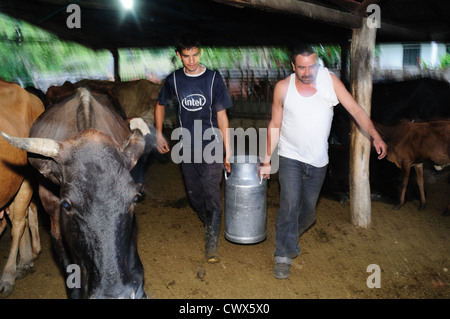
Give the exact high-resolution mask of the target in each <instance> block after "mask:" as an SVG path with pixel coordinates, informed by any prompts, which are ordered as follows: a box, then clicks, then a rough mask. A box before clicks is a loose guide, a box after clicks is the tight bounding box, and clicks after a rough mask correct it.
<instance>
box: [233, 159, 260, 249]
mask: <svg viewBox="0 0 450 319" xmlns="http://www.w3.org/2000/svg"><path fill="white" fill-rule="evenodd" d="M230 162H231V173H230V175H228V176H227V174H226V173H225V238H226V239H228V240H229V241H232V242H235V243H239V244H254V243H258V242H261V241H263V240H265V239H266V237H267V234H266V225H267V180H265V179H261V178H260V176H259V165H260V164H259V159H258V157H256V156H248V155H245V156H244V155H241V156H235V157H233V158H232V159H231V160H230Z"/></svg>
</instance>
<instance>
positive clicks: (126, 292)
mask: <svg viewBox="0 0 450 319" xmlns="http://www.w3.org/2000/svg"><path fill="white" fill-rule="evenodd" d="M90 298H91V299H147V295H146V294H145V291H144V285H143V283H140V284H138V285H135V286H132V285H123V286H120V287H117V286H116V287H114V288H113V289H111V290H109V289H99V290H97V291H96V292H94V293H93V294H92V295H91V296H90Z"/></svg>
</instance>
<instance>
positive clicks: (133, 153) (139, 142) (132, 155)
mask: <svg viewBox="0 0 450 319" xmlns="http://www.w3.org/2000/svg"><path fill="white" fill-rule="evenodd" d="M144 148H145V140H144V137H143V136H142V133H141V131H140V130H138V129H136V130H133V131H131V134H130V137H129V138H128V140H127V141H126V142H125V147H124V150H123V153H124V155H125V161H126V164H125V165H126V166H127V168H128V170H130V171H131V169H132V168H133V167H134V165H136V163H137V161H138V159H139V157H140V156H141V154H142V152H143V151H144Z"/></svg>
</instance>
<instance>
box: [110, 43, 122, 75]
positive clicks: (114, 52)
mask: <svg viewBox="0 0 450 319" xmlns="http://www.w3.org/2000/svg"><path fill="white" fill-rule="evenodd" d="M110 51H111V53H112V56H113V60H114V81H116V82H119V81H120V75H119V50H118V49H117V48H114V49H111V50H110Z"/></svg>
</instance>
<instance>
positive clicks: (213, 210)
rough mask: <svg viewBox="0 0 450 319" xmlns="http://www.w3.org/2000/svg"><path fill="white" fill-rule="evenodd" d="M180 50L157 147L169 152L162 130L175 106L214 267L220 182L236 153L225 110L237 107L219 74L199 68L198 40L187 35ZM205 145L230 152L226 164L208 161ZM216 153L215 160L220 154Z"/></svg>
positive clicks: (159, 112)
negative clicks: (178, 65)
mask: <svg viewBox="0 0 450 319" xmlns="http://www.w3.org/2000/svg"><path fill="white" fill-rule="evenodd" d="M175 51H176V54H177V56H178V58H179V59H180V60H181V62H182V63H183V67H182V68H181V69H178V70H176V71H174V72H172V73H171V74H169V76H168V77H167V78H166V81H165V83H164V85H163V87H162V89H161V92H160V94H159V97H158V103H157V104H156V108H155V127H156V130H157V148H158V151H159V152H160V153H167V152H169V145H168V144H167V141H166V140H165V139H164V137H163V135H162V128H163V120H164V113H165V109H164V107H165V106H166V105H168V104H170V103H172V102H173V103H175V105H176V106H177V108H178V121H179V125H180V127H181V128H182V129H183V130H187V133H188V134H182V142H180V143H183V147H182V148H181V149H182V152H183V157H182V158H183V159H186V158H188V160H184V161H182V162H181V171H182V174H183V178H184V182H185V186H186V192H187V195H188V198H189V201H190V203H191V205H192V207H193V208H194V210H195V211H196V212H197V214H198V216H199V218H200V220H201V221H202V222H203V224H204V226H205V254H206V258H207V260H208V262H210V263H215V262H218V256H217V242H218V236H219V231H220V222H221V216H222V205H221V200H220V193H221V192H220V182H221V180H222V175H223V165H224V166H225V169H226V170H227V171H228V172H229V171H230V163H229V161H228V159H229V157H230V156H231V152H230V144H229V138H228V136H227V129H228V128H229V123H228V117H227V113H226V109H227V108H229V107H231V106H232V102H231V99H230V96H229V94H228V91H227V88H226V86H225V84H224V81H223V79H222V77H221V75H220V74H219V72H216V71H212V70H209V69H207V68H206V67H204V66H203V65H201V64H200V57H201V55H202V51H201V49H200V42H199V41H198V40H197V39H196V38H194V37H192V36H189V35H185V36H183V37H182V38H181V39H180V40H179V41H178V44H177V46H176V48H175ZM206 133H207V134H206ZM199 136H200V137H203V138H202V141H199V140H194V137H199ZM189 137H190V139H189ZM214 143H217V144H214ZM211 145H212V146H211ZM214 145H215V146H216V148H214ZM206 146H208V150H211V149H215V150H218V149H219V148H220V149H221V151H222V150H223V147H225V160H224V162H223V163H222V158H221V159H220V161H219V162H217V161H215V162H212V163H211V158H209V159H208V158H205V157H208V156H209V155H211V154H209V153H208V152H206V151H205V154H203V151H204V150H205V147H206ZM185 152H188V154H186V153H185ZM189 153H190V154H189ZM206 153H207V154H206ZM213 153H214V154H212V155H213V156H214V155H216V154H215V152H213ZM222 154H223V152H222ZM185 155H190V156H185ZM204 155H205V156H204Z"/></svg>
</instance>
